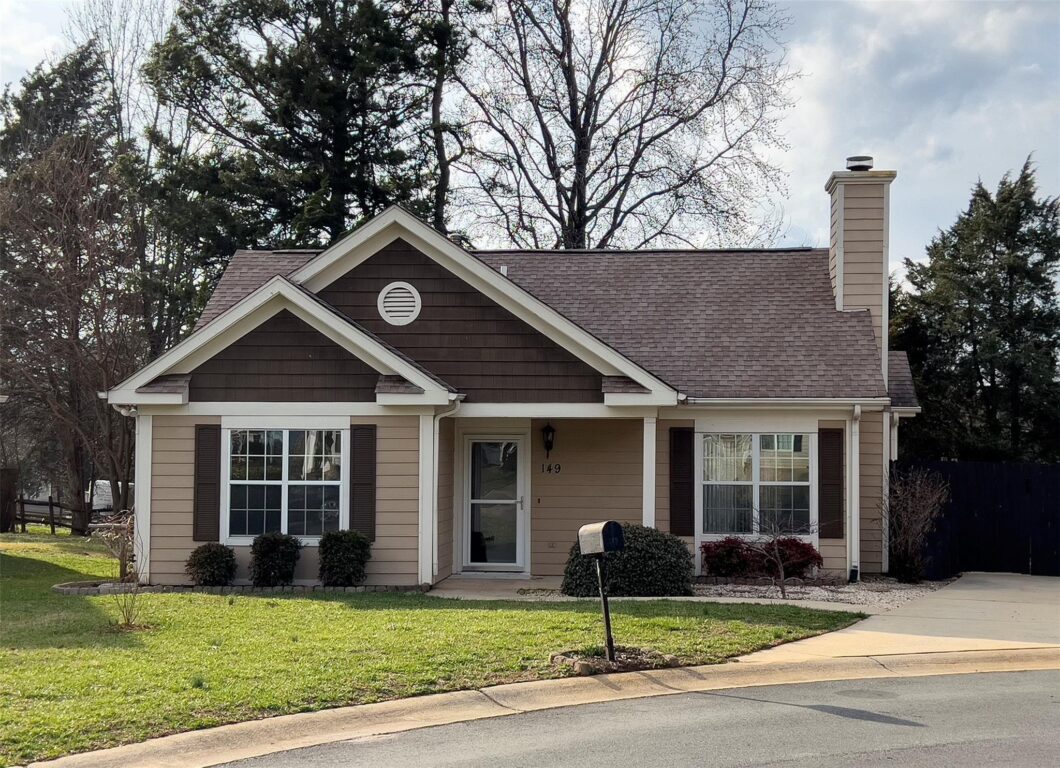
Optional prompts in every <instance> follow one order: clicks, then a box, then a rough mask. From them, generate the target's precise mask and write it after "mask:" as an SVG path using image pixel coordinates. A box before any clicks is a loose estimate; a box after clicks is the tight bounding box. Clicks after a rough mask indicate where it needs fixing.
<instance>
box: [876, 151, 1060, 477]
mask: <svg viewBox="0 0 1060 768" xmlns="http://www.w3.org/2000/svg"><path fill="white" fill-rule="evenodd" d="M927 257H928V260H927V262H925V263H917V262H913V261H911V260H908V259H907V260H906V268H907V270H908V280H909V284H910V285H911V287H912V291H911V292H908V293H905V292H901V293H899V295H898V296H897V297H896V300H895V312H894V314H893V315H892V317H893V320H892V331H891V333H892V337H891V338H892V344H893V345H894V346H895V348H898V349H906V350H907V351H908V352H909V357H910V363H911V364H912V368H913V373H914V377H915V379H916V383H917V389H918V392H919V395H920V399H921V402H922V405H923V407H924V412H923V413H922V414H921V415H920V416H919V417H917V418H916V419H913V420H912V421H911V422H909V424H908V426H904V427H903V431H904V436H903V437H904V439H905V442H904V443H903V445H904V446H906V447H907V448H908V450H909V451H910V452H912V453H913V454H914V455H919V456H924V457H947V458H965V459H973V458H984V459H1010V460H1028V461H1057V460H1060V368H1058V364H1060V360H1058V349H1060V297H1058V288H1057V281H1058V279H1060V201H1058V199H1057V198H1055V197H1052V198H1048V197H1047V198H1039V197H1038V190H1037V184H1036V181H1035V172H1034V168H1033V166H1032V164H1031V162H1030V160H1029V159H1028V160H1027V162H1026V163H1024V165H1023V167H1022V169H1021V170H1020V172H1019V174H1018V175H1017V176H1016V177H1015V178H1013V177H1012V176H1011V175H1006V176H1005V177H1004V178H1002V179H1001V182H1000V184H999V185H998V188H997V192H996V193H995V194H991V193H990V192H989V191H988V190H987V189H986V188H985V187H984V186H983V184H982V183H981V182H980V183H979V184H977V185H976V186H975V187H974V189H973V190H972V196H971V201H970V203H969V205H968V209H967V210H966V211H965V212H964V213H962V214H961V215H960V217H959V218H958V219H957V221H956V223H954V225H953V226H952V227H950V228H949V229H948V230H946V231H945V232H940V233H939V234H938V235H937V236H936V237H935V239H934V240H932V242H931V244H930V245H929V246H928V248H927Z"/></svg>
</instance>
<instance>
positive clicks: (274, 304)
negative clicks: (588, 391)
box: [107, 276, 451, 405]
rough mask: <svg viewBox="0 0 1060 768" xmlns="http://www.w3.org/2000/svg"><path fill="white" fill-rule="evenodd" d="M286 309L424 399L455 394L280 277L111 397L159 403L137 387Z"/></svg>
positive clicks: (188, 367) (185, 367) (185, 366)
mask: <svg viewBox="0 0 1060 768" xmlns="http://www.w3.org/2000/svg"><path fill="white" fill-rule="evenodd" d="M285 309H286V310H288V311H289V312H291V313H292V314H293V315H295V316H296V317H298V318H299V319H300V320H302V321H303V322H305V323H307V324H308V325H309V326H311V327H312V328H314V329H315V330H317V331H319V332H320V333H322V334H323V335H324V336H326V337H327V338H329V339H331V340H332V341H333V342H335V343H336V344H338V345H339V346H341V347H343V348H344V349H346V350H347V351H348V352H350V354H352V355H354V356H355V357H357V358H358V359H360V360H362V361H363V362H365V363H366V364H368V365H369V366H370V367H372V368H373V369H375V370H376V371H378V372H379V373H381V374H387V375H398V376H402V377H403V378H405V379H406V380H408V381H410V382H411V383H413V384H415V385H416V386H418V387H419V388H420V389H422V390H424V393H423V395H418V396H417V397H420V398H421V399H420V401H419V402H420V403H421V404H438V405H444V404H446V403H448V402H449V399H450V394H451V393H450V392H449V390H448V389H446V388H445V387H443V386H442V385H441V384H439V383H438V382H437V381H435V380H434V379H433V378H431V377H430V376H428V375H427V374H425V373H424V372H423V371H422V370H420V369H419V368H417V367H416V366H414V365H412V364H411V363H409V362H408V361H407V360H406V359H404V358H403V357H401V356H400V355H398V354H396V353H395V352H394V351H393V350H391V349H390V348H388V347H387V346H386V345H384V344H382V343H381V342H380V341H379V340H378V339H376V338H375V337H373V336H371V335H370V334H368V333H366V332H365V331H363V330H361V329H360V328H358V327H356V326H353V325H351V324H350V323H349V322H346V321H345V320H343V319H342V318H340V317H339V316H338V315H336V314H335V313H334V312H331V311H329V310H328V309H327V308H326V307H325V306H324V305H323V304H321V303H320V302H318V301H315V300H314V299H313V298H312V297H310V296H308V295H306V293H305V292H304V291H302V290H301V289H299V288H298V287H297V286H295V285H293V284H292V283H291V282H290V281H288V280H287V279H286V278H283V277H280V276H277V277H274V278H272V279H271V280H269V281H268V282H266V283H265V284H264V285H262V286H261V287H260V288H258V289H257V290H255V291H254V292H253V293H251V294H250V295H249V296H246V297H245V298H243V299H242V300H240V301H239V302H238V303H237V304H236V305H235V306H233V307H230V308H229V309H227V310H225V311H224V312H222V313H221V314H220V315H219V316H218V317H217V318H215V319H214V320H213V321H212V322H210V323H209V324H207V325H206V326H205V327H204V328H201V329H200V330H198V331H196V332H195V333H193V334H191V336H189V337H188V338H186V339H184V341H182V342H180V343H179V344H177V345H176V346H175V347H173V348H172V349H170V350H169V351H168V352H165V353H163V354H162V355H161V356H160V357H158V358H157V359H155V360H154V361H153V362H151V363H148V364H147V365H146V366H144V367H143V368H141V369H140V370H139V371H137V372H136V373H134V374H133V375H132V376H130V377H129V378H128V379H126V380H125V381H123V382H122V383H121V384H119V385H118V386H117V387H114V388H113V389H112V390H110V392H108V393H107V394H108V400H109V402H111V403H116V404H121V405H127V404H136V403H139V402H141V398H145V399H143V400H142V402H144V403H156V404H157V403H158V399H157V395H152V394H151V393H138V392H136V389H137V388H138V387H141V386H144V385H145V384H148V383H150V382H151V381H153V380H154V379H155V378H157V377H158V376H161V375H163V374H167V373H190V372H191V371H193V370H194V369H195V368H196V367H198V366H199V365H200V364H201V363H203V362H205V361H206V360H209V359H210V358H211V357H213V356H214V355H216V354H217V353H218V352H220V351H221V350H223V349H225V348H226V347H228V346H230V345H231V344H233V343H234V342H236V341H238V340H239V339H240V338H242V337H243V336H245V335H246V334H247V333H249V332H251V331H252V330H254V329H255V328H257V327H258V326H260V325H261V324H262V323H264V322H265V321H266V320H268V319H270V318H271V317H274V316H275V315H276V314H278V313H279V312H281V311H282V310H285ZM167 402H168V401H167ZM173 404H179V403H173Z"/></svg>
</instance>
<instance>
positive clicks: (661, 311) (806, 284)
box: [107, 159, 919, 585]
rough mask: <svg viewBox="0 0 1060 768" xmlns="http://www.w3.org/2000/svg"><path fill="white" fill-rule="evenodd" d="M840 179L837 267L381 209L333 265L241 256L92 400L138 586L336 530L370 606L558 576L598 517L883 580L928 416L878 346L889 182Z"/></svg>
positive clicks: (832, 252)
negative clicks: (909, 436) (352, 547)
mask: <svg viewBox="0 0 1060 768" xmlns="http://www.w3.org/2000/svg"><path fill="white" fill-rule="evenodd" d="M849 165H850V170H845V171H838V172H836V173H833V174H832V176H831V177H830V178H829V180H828V183H827V186H826V192H827V194H828V195H829V198H830V201H831V238H830V245H829V247H828V249H809V248H783V249H771V250H717V251H681V250H641V251H610V250H608V251H593V250H590V251H480V252H468V251H466V250H464V249H462V248H461V247H459V246H457V245H456V244H454V243H453V242H452V241H450V240H449V239H447V238H446V237H444V236H443V235H441V234H439V233H438V232H436V231H435V230H433V229H431V228H430V227H429V226H427V225H426V224H424V223H423V222H421V221H419V220H418V219H416V218H415V217H414V216H412V215H410V214H409V213H407V212H406V211H404V210H402V209H400V208H392V209H390V210H388V211H386V212H384V213H382V214H380V215H379V216H377V217H376V218H374V219H372V220H371V221H369V222H368V223H366V224H365V225H364V226H362V227H360V228H358V229H357V230H356V231H354V232H351V233H350V234H349V235H348V236H346V237H345V238H343V239H342V240H340V241H338V242H336V243H335V244H334V245H332V246H330V247H329V248H327V249H326V250H324V251H320V252H318V251H307V250H283V251H239V252H237V253H236V254H235V255H234V257H233V258H232V261H231V263H230V265H229V267H228V269H227V270H226V271H225V273H224V275H223V277H222V278H221V280H220V282H219V284H218V286H217V288H216V290H215V292H214V293H213V296H212V298H211V299H210V301H209V303H208V305H207V306H206V308H205V310H204V312H203V314H202V317H201V318H200V320H199V323H198V326H197V327H196V329H195V330H194V332H193V333H192V334H191V335H189V336H188V337H187V338H186V339H185V340H184V341H182V342H181V343H180V344H178V345H176V346H175V347H173V348H172V349H170V350H169V351H168V352H166V353H164V354H163V355H161V356H160V357H159V358H158V359H156V360H155V361H154V362H152V363H150V364H149V365H147V366H145V367H144V368H143V369H142V370H140V371H138V372H137V373H136V374H135V375H134V376H132V377H130V378H129V379H128V380H127V381H125V382H123V383H122V384H120V385H119V386H118V387H116V388H114V389H113V390H111V391H110V392H109V393H107V396H108V398H109V400H110V402H111V403H112V404H114V405H115V407H119V408H120V409H122V411H123V412H124V413H126V414H128V415H135V418H136V431H137V449H136V450H137V453H136V486H135V487H136V490H135V496H136V525H137V531H138V535H137V538H138V547H139V557H140V559H139V562H140V565H141V568H142V570H143V577H144V578H145V579H146V580H148V581H150V582H152V583H158V584H173V583H181V582H184V581H185V580H186V577H185V575H184V564H185V560H186V559H187V557H188V554H189V553H190V552H191V550H192V549H193V548H194V547H196V546H197V545H198V544H199V543H201V542H206V541H221V542H224V543H226V544H228V545H231V546H233V547H234V548H235V550H236V552H237V555H238V560H239V564H240V572H239V576H240V577H241V578H245V577H246V574H247V562H248V558H249V545H250V543H251V541H252V539H253V537H254V536H255V535H256V534H259V533H261V532H263V531H267V530H283V531H286V532H288V533H291V534H295V535H298V536H300V537H302V539H303V540H304V542H305V544H306V545H307V546H306V549H305V550H304V551H303V555H302V558H301V561H300V563H299V569H298V572H297V577H298V579H299V580H305V581H306V582H311V581H313V580H314V579H315V578H316V573H317V557H316V552H315V547H314V545H315V544H316V542H317V537H318V536H319V535H320V533H321V532H322V531H327V530H333V529H337V528H347V527H352V528H355V529H358V530H361V531H363V532H364V533H365V534H367V535H368V536H369V537H370V538H371V539H372V541H373V556H372V560H371V562H370V564H369V567H368V580H369V583H370V584H381V585H382V584H385V585H424V584H434V583H437V582H438V581H440V580H442V579H445V578H446V577H448V576H450V575H451V574H454V573H464V574H468V573H472V572H477V573H484V574H505V575H510V574H516V575H523V576H526V575H535V576H536V575H557V574H560V573H562V569H563V565H564V562H565V560H566V557H567V553H568V551H569V549H570V547H571V544H572V543H573V542H574V540H575V537H576V532H577V529H578V527H579V526H581V525H582V524H584V523H586V522H590V521H596V520H601V519H615V520H619V521H629V522H636V523H643V524H644V525H649V526H656V527H658V528H660V529H662V530H665V531H670V532H672V533H674V534H677V535H680V536H682V537H686V539H687V541H688V543H689V544H690V545H694V544H698V543H699V542H701V541H704V540H709V539H713V538H718V537H724V536H727V535H748V536H750V535H754V534H755V533H756V532H758V531H760V530H765V529H767V528H771V527H775V526H782V527H784V528H785V529H788V530H792V531H794V532H795V533H798V534H800V535H804V536H806V537H807V538H808V539H809V540H811V541H813V542H814V544H815V545H817V546H818V548H819V549H820V551H821V553H822V554H823V556H824V562H825V568H826V569H827V570H829V571H833V572H837V573H841V574H844V575H846V574H850V575H851V576H852V577H853V578H857V575H858V574H859V573H877V572H880V571H885V570H886V569H887V547H886V544H885V542H886V536H887V531H886V527H885V526H884V525H883V524H882V522H881V514H880V501H881V498H882V497H883V495H884V494H885V493H886V487H887V479H888V467H889V464H890V461H891V460H892V459H893V458H894V457H895V456H896V452H897V445H898V432H899V430H898V425H899V423H900V419H904V418H907V417H910V416H913V415H914V414H916V413H917V411H918V410H919V409H918V407H917V402H916V397H915V393H914V391H913V386H912V380H911V377H910V372H909V366H908V363H907V361H906V359H905V355H904V354H903V353H901V352H892V351H889V350H888V344H887V319H888V318H887V311H888V310H887V304H888V301H887V298H888V270H887V263H888V253H887V251H888V247H887V243H888V218H889V208H888V199H889V187H890V184H891V182H892V181H893V179H894V178H895V173H894V172H892V171H874V170H871V161H866V160H865V159H852V161H851V162H850V163H849ZM822 202H823V201H822ZM822 207H823V206H822ZM697 551H698V547H697Z"/></svg>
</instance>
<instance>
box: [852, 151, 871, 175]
mask: <svg viewBox="0 0 1060 768" xmlns="http://www.w3.org/2000/svg"><path fill="white" fill-rule="evenodd" d="M847 170H848V171H871V170H872V155H851V156H850V157H848V158H847Z"/></svg>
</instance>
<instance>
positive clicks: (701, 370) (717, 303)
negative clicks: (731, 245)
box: [475, 249, 886, 398]
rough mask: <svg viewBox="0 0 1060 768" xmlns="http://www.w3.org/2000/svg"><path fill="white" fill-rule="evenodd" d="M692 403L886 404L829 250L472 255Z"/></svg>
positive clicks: (866, 337)
mask: <svg viewBox="0 0 1060 768" xmlns="http://www.w3.org/2000/svg"><path fill="white" fill-rule="evenodd" d="M475 255H476V256H478V257H479V258H480V259H481V260H482V261H483V262H485V263H486V264H488V265H489V266H491V267H493V268H495V269H500V267H502V266H506V267H507V273H508V277H509V278H510V279H512V280H514V281H515V282H516V283H517V284H518V285H520V286H521V287H523V288H525V289H526V290H527V291H529V292H530V293H532V294H534V295H535V296H537V298H539V299H541V300H542V301H544V302H546V303H548V304H550V305H551V306H552V307H554V308H555V309H557V310H558V311H559V312H561V313H563V314H564V315H566V316H567V317H568V318H570V319H571V320H573V321H574V322H576V323H578V324H579V325H581V326H582V327H583V328H585V329H586V330H588V331H589V332H591V333H593V334H594V335H596V336H597V337H599V338H600V339H601V340H603V341H605V342H606V343H608V344H610V345H611V346H612V347H614V348H615V349H617V350H618V351H619V352H621V353H622V354H624V355H625V356H626V357H628V358H630V359H631V360H633V361H634V362H636V363H638V364H639V365H641V366H642V367H644V368H646V369H648V370H649V371H651V372H652V373H654V374H655V375H656V376H658V377H659V378H661V379H663V380H664V381H666V382H668V383H669V384H670V385H672V386H674V387H677V388H678V389H679V390H680V391H682V392H684V393H685V394H686V395H688V396H690V397H704V398H772V397H780V398H845V397H881V396H885V395H886V390H885V388H884V384H883V375H882V372H881V371H880V363H879V357H878V356H877V352H876V343H875V338H874V336H873V332H872V325H871V323H870V320H869V314H868V312H864V311H863V312H839V311H837V310H836V308H835V300H834V299H833V297H832V287H831V283H830V281H829V277H828V251H827V250H821V249H792V250H761V251H743V250H741V251H640V252H629V251H574V252H571V251H530V252H514V251H509V252H480V253H477V254H475Z"/></svg>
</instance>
